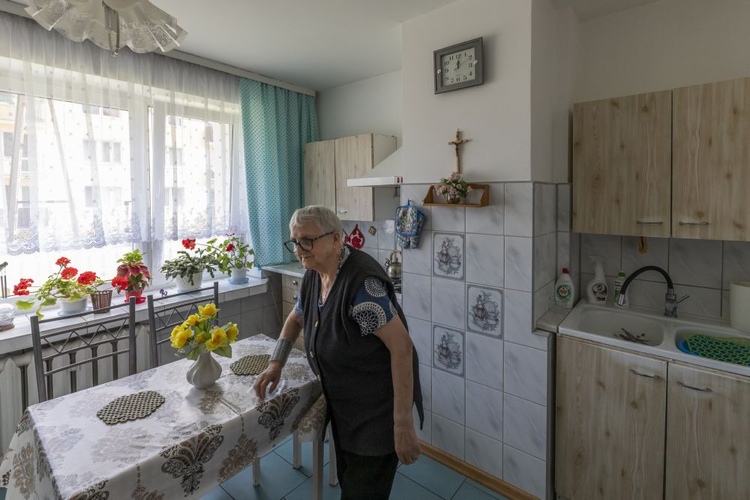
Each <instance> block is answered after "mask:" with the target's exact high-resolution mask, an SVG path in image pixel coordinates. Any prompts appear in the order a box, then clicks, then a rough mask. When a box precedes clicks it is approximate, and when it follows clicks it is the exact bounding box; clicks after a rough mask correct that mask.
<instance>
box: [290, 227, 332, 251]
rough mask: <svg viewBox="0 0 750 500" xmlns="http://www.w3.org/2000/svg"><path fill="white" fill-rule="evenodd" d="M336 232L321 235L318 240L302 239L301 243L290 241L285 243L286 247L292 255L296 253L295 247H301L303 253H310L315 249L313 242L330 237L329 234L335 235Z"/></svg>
mask: <svg viewBox="0 0 750 500" xmlns="http://www.w3.org/2000/svg"><path fill="white" fill-rule="evenodd" d="M334 232H335V231H329V232H327V233H325V234H321V235H320V236H318V237H317V238H301V239H300V240H299V241H295V240H288V241H285V242H284V246H285V247H286V249H287V250H289V251H290V252H292V253H294V250H295V247H300V248H301V249H302V250H303V251H305V252H309V251H310V250H312V249H313V242H314V241H315V240H319V239H320V238H322V237H324V236H328V235H329V234H333V233H334Z"/></svg>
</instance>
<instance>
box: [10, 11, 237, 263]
mask: <svg viewBox="0 0 750 500" xmlns="http://www.w3.org/2000/svg"><path fill="white" fill-rule="evenodd" d="M237 80H238V79H237V78H236V77H234V76H231V75H227V74H224V73H221V72H218V71H214V70H210V69H207V68H203V67H200V66H197V65H193V64H189V63H185V62H181V61H177V60H174V59H170V58H168V57H163V56H159V55H156V54H145V55H136V54H133V53H131V52H129V51H127V50H123V51H122V52H121V53H120V55H119V56H117V57H112V56H111V55H110V54H109V52H107V51H105V50H102V49H100V48H99V47H96V46H94V45H93V44H91V43H88V42H84V43H75V42H71V41H69V40H67V39H65V38H63V37H62V36H60V35H58V34H56V33H54V32H47V31H46V30H44V29H42V28H41V27H39V26H38V25H37V24H36V23H34V22H33V21H31V20H28V19H24V18H20V17H17V16H13V15H11V14H6V13H1V12H0V132H1V133H2V136H3V138H2V139H3V140H2V142H0V148H1V149H0V168H1V169H2V173H3V184H4V189H2V190H0V231H1V232H2V234H4V235H5V237H4V238H0V257H1V256H2V255H11V256H13V255H19V254H34V253H37V252H52V251H61V250H68V249H84V248H92V247H96V248H103V247H108V246H114V247H118V246H119V247H123V246H124V247H133V246H141V247H145V248H146V249H147V250H150V249H151V244H154V243H157V242H158V244H156V246H157V247H158V248H163V245H162V242H163V241H169V240H178V239H181V238H186V237H191V238H201V237H209V236H213V235H223V234H227V233H238V234H244V233H246V232H247V215H246V211H247V209H246V207H247V204H246V202H245V194H244V190H245V188H244V183H243V182H242V181H241V180H240V179H244V175H240V172H241V171H242V166H241V165H242V163H241V158H240V157H239V156H240V154H241V147H240V145H241V140H240V134H241V126H240V123H241V119H240V107H239V85H238V81H237ZM120 250H121V248H119V249H118V250H117V252H119V253H121V252H120ZM160 252H161V250H160ZM157 258H158V256H157ZM1 260H2V259H0V261H1ZM110 262H112V261H111V260H110ZM157 262H160V261H157ZM11 264H12V262H11ZM152 265H156V263H153V264H152ZM47 269H49V266H47Z"/></svg>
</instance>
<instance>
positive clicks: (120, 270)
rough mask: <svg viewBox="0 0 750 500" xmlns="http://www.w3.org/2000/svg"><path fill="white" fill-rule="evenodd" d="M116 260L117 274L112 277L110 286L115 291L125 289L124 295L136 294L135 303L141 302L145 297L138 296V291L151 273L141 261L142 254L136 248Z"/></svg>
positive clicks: (145, 283)
mask: <svg viewBox="0 0 750 500" xmlns="http://www.w3.org/2000/svg"><path fill="white" fill-rule="evenodd" d="M117 262H119V263H120V264H119V265H118V266H117V276H115V277H114V278H113V279H112V286H113V287H114V288H115V289H116V290H117V293H120V292H121V291H123V290H125V292H126V295H128V294H129V293H133V294H136V303H138V304H140V303H143V302H144V301H145V300H146V298H145V297H142V296H139V295H138V292H139V291H141V290H143V289H144V288H146V287H147V286H148V283H149V280H151V273H150V272H149V270H148V267H146V265H145V264H144V263H143V254H142V253H141V251H140V250H139V249H137V248H136V249H135V250H133V251H132V252H127V253H126V254H125V255H123V256H122V257H120V258H119V259H117Z"/></svg>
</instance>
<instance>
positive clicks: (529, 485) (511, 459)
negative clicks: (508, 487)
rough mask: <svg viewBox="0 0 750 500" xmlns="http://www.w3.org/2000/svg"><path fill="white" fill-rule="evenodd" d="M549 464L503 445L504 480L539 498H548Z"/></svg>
mask: <svg viewBox="0 0 750 500" xmlns="http://www.w3.org/2000/svg"><path fill="white" fill-rule="evenodd" d="M546 478H547V464H546V462H545V461H544V460H540V459H538V458H535V457H532V456H531V455H529V454H528V453H524V452H522V451H521V450H518V449H516V448H513V447H512V446H508V445H504V446H503V481H505V482H506V483H510V484H512V485H513V486H516V487H518V488H521V489H522V490H523V491H526V492H528V493H531V494H532V495H534V496H535V497H537V498H547V491H546V490H547V479H546Z"/></svg>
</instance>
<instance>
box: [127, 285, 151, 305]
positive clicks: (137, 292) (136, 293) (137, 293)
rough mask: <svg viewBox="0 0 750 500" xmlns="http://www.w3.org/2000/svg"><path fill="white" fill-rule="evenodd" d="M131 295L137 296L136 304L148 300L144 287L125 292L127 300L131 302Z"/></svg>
mask: <svg viewBox="0 0 750 500" xmlns="http://www.w3.org/2000/svg"><path fill="white" fill-rule="evenodd" d="M130 297H135V303H136V304H143V303H144V302H146V297H144V296H143V288H139V289H138V290H133V291H132V292H125V302H130Z"/></svg>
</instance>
